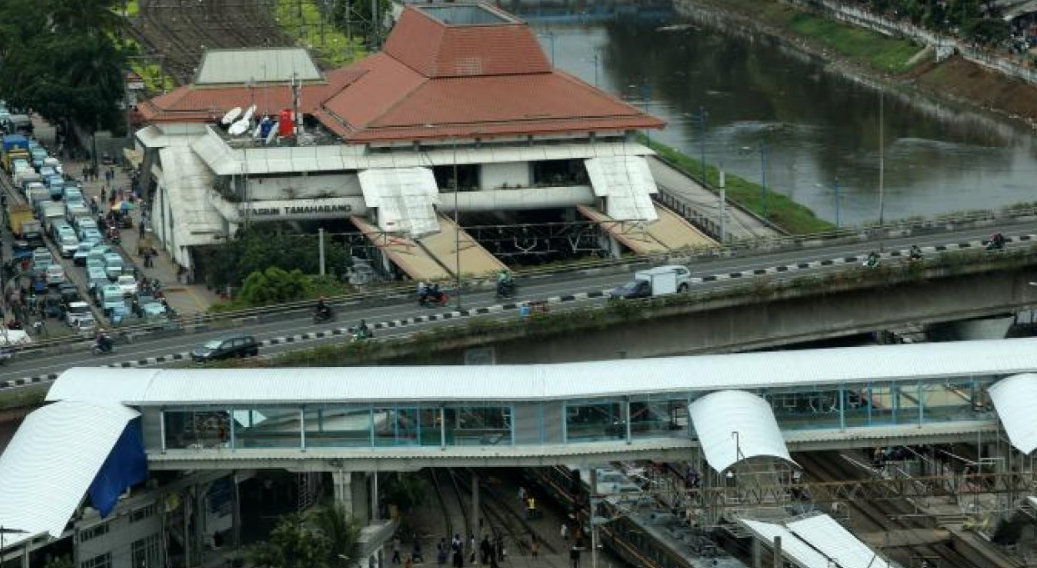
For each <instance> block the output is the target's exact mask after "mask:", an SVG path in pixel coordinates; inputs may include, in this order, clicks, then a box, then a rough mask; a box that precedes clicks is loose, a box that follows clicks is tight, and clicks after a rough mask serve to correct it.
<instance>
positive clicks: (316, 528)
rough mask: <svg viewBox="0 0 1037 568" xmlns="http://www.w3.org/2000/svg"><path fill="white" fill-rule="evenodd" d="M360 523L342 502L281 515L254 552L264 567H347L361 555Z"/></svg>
mask: <svg viewBox="0 0 1037 568" xmlns="http://www.w3.org/2000/svg"><path fill="white" fill-rule="evenodd" d="M359 541H360V524H359V523H358V522H357V521H356V519H353V518H351V517H348V516H347V515H346V510H345V508H343V507H342V505H340V504H337V503H336V504H329V505H324V506H321V507H318V508H316V509H313V510H310V511H308V512H306V513H302V514H294V515H287V516H285V517H282V518H281V521H280V522H279V523H278V524H277V526H276V527H275V528H274V530H272V531H270V537H269V538H268V539H267V540H266V541H265V542H263V543H262V544H261V545H260V546H259V547H258V548H257V549H256V550H255V552H254V553H253V554H252V561H253V562H255V564H256V566H259V567H260V568H345V567H346V566H348V565H349V564H350V562H351V561H352V560H354V559H356V557H357V556H358V555H359V554H358V544H359Z"/></svg>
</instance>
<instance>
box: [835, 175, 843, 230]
mask: <svg viewBox="0 0 1037 568" xmlns="http://www.w3.org/2000/svg"><path fill="white" fill-rule="evenodd" d="M840 197H841V196H840V195H839V180H835V228H836V229H838V228H840V227H841V226H842V225H841V224H840V223H839V202H840V201H841V200H840V199H839V198H840Z"/></svg>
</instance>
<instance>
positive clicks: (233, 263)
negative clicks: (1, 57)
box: [201, 223, 351, 288]
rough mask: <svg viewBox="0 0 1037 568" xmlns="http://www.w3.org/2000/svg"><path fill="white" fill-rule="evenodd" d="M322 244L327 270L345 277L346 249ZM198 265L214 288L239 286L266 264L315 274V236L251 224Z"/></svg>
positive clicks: (348, 260) (316, 254)
mask: <svg viewBox="0 0 1037 568" xmlns="http://www.w3.org/2000/svg"><path fill="white" fill-rule="evenodd" d="M325 245H326V246H325V247H324V255H325V267H326V270H327V272H328V273H329V274H331V275H332V276H335V277H339V278H341V277H343V276H345V273H346V270H347V269H348V268H349V266H350V265H351V259H350V254H349V249H347V248H346V247H342V246H335V244H334V243H333V242H332V241H331V239H330V238H329V239H328V240H327V242H326V243H325ZM201 264H202V265H203V266H204V267H205V274H204V277H205V281H206V282H207V283H208V284H209V285H210V286H212V287H214V288H223V287H224V286H226V285H228V284H229V285H231V286H240V285H242V283H243V282H244V280H245V279H246V278H247V277H248V276H250V275H251V274H253V273H255V272H261V271H263V270H265V269H266V268H267V267H268V266H279V267H281V268H283V269H285V270H287V271H291V270H300V271H302V272H303V273H304V274H318V273H319V272H320V260H319V251H318V246H317V235H302V234H298V233H295V232H290V231H288V230H286V229H285V227H284V226H282V225H278V224H276V223H264V224H261V225H254V226H253V227H252V228H249V229H242V230H241V231H239V232H238V234H237V235H236V236H235V238H234V240H232V241H230V242H228V243H226V244H224V245H221V246H219V247H214V248H212V249H210V252H209V253H208V254H207V256H206V257H205V258H204V259H203V261H202V263H201Z"/></svg>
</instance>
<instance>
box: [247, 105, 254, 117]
mask: <svg viewBox="0 0 1037 568" xmlns="http://www.w3.org/2000/svg"><path fill="white" fill-rule="evenodd" d="M255 112H256V105H252V106H250V107H248V110H246V111H245V120H252V115H253V114H255Z"/></svg>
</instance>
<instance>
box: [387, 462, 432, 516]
mask: <svg viewBox="0 0 1037 568" xmlns="http://www.w3.org/2000/svg"><path fill="white" fill-rule="evenodd" d="M431 490H432V488H431V487H429V484H428V481H427V480H426V479H425V478H424V477H421V476H420V475H418V474H417V473H403V472H397V473H396V474H395V475H393V476H392V477H390V478H389V482H388V483H386V488H385V492H384V493H383V494H382V501H383V502H384V503H385V504H391V505H396V508H397V509H399V510H400V513H401V514H404V515H405V514H407V513H409V512H410V511H412V510H414V508H415V507H418V506H420V505H421V504H422V503H424V502H425V498H426V496H428V495H429V493H430V492H431Z"/></svg>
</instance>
